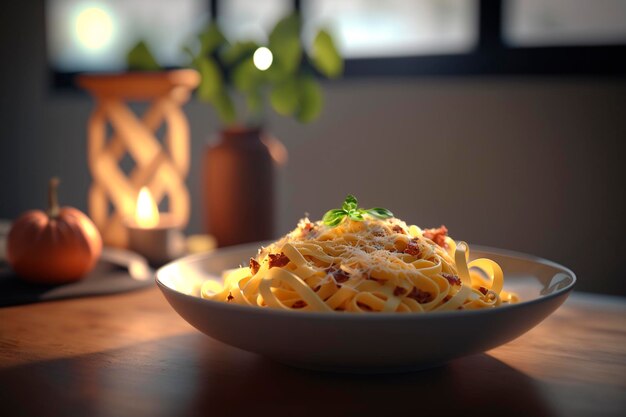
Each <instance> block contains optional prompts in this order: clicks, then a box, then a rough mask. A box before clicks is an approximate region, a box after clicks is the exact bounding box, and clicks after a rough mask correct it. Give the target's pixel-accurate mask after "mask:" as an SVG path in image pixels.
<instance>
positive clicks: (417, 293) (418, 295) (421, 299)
mask: <svg viewBox="0 0 626 417" xmlns="http://www.w3.org/2000/svg"><path fill="white" fill-rule="evenodd" d="M407 297H409V298H412V299H414V300H415V301H417V302H418V303H420V304H424V303H428V302H430V301H432V300H433V296H432V294H431V293H429V292H428V291H422V290H420V289H419V288H417V287H413V289H412V290H411V292H410V293H409V295H407Z"/></svg>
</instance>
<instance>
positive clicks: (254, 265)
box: [250, 258, 261, 275]
mask: <svg viewBox="0 0 626 417" xmlns="http://www.w3.org/2000/svg"><path fill="white" fill-rule="evenodd" d="M259 269H261V264H259V263H258V262H257V261H256V259H254V258H250V271H251V272H252V275H256V273H257V272H259Z"/></svg>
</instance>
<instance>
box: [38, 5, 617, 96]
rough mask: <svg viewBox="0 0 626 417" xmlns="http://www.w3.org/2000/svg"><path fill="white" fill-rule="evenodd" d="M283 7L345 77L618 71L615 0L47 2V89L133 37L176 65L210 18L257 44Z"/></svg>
mask: <svg viewBox="0 0 626 417" xmlns="http://www.w3.org/2000/svg"><path fill="white" fill-rule="evenodd" d="M292 10H298V11H300V13H301V16H302V20H303V41H304V42H305V44H307V45H310V44H311V43H312V36H313V34H314V33H316V30H318V29H319V28H322V27H323V28H327V29H328V30H329V31H330V32H331V33H332V34H333V36H334V38H335V39H336V41H337V44H338V47H339V49H340V51H341V52H342V53H343V56H344V57H345V58H346V65H345V76H346V77H353V76H398V75H400V76H415V75H429V76H445V75H489V74H521V75H532V74H552V75H567V74H603V75H620V76H623V75H624V74H626V64H623V63H621V61H623V60H619V59H617V58H618V57H619V56H623V55H625V54H626V1H625V0H594V1H593V2H589V1H587V0H550V1H545V0H385V1H380V0H263V1H260V0H176V1H172V0H47V2H46V19H47V38H48V39H47V43H48V56H49V62H50V69H51V70H52V73H53V80H54V82H55V85H56V86H71V85H72V84H73V81H72V80H73V74H75V73H76V72H81V71H101V72H102V71H120V70H124V69H125V57H126V53H127V51H128V49H129V48H131V47H132V46H133V45H134V44H135V43H136V42H137V40H139V39H144V40H146V41H147V42H148V44H149V45H150V47H151V49H152V50H153V52H154V54H155V55H156V58H157V60H158V61H159V62H160V63H161V64H162V65H164V66H168V67H177V66H182V65H186V64H187V57H186V56H185V55H184V54H183V53H182V52H181V46H182V45H183V44H187V43H189V42H190V41H191V40H192V37H193V36H194V35H195V34H196V33H197V32H198V31H199V30H200V28H201V27H202V26H203V25H204V24H206V22H207V21H209V19H210V18H214V19H217V21H218V22H219V23H220V25H221V27H222V30H223V31H224V33H225V35H226V36H227V38H228V39H229V40H231V41H237V40H247V39H252V40H256V41H257V42H265V41H266V39H267V36H268V34H269V31H270V30H271V28H272V27H273V26H274V24H275V22H276V21H277V20H278V19H280V18H281V17H282V16H284V15H286V14H288V13H289V12H291V11H292ZM581 56H584V57H585V59H580V57H581Z"/></svg>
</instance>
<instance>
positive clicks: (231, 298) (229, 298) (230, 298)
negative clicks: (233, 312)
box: [226, 292, 235, 301]
mask: <svg viewBox="0 0 626 417" xmlns="http://www.w3.org/2000/svg"><path fill="white" fill-rule="evenodd" d="M226 299H227V300H228V301H231V300H234V299H235V297H233V294H232V293H230V292H229V293H228V297H226Z"/></svg>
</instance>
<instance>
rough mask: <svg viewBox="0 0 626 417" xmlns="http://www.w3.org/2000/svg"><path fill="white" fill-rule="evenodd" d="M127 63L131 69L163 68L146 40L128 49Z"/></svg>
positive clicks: (155, 69)
mask: <svg viewBox="0 0 626 417" xmlns="http://www.w3.org/2000/svg"><path fill="white" fill-rule="evenodd" d="M126 65H127V66H128V69H129V70H131V71H157V70H160V69H161V66H160V65H159V63H158V62H157V61H156V59H155V58H154V55H153V54H152V51H150V48H149V47H148V44H147V43H146V42H144V41H139V42H138V43H137V44H136V45H135V46H133V47H132V48H131V49H130V51H128V54H126Z"/></svg>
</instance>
